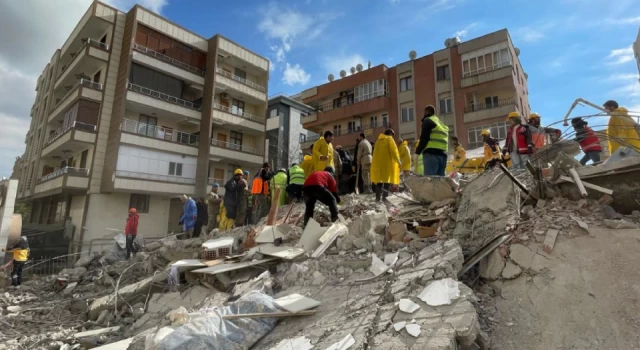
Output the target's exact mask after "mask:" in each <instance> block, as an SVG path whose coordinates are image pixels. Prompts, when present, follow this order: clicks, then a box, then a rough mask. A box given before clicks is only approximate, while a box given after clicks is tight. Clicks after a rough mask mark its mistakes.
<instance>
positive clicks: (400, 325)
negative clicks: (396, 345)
mask: <svg viewBox="0 0 640 350" xmlns="http://www.w3.org/2000/svg"><path fill="white" fill-rule="evenodd" d="M406 324H407V321H402V322H398V323H394V324H393V329H395V330H396V332H399V331H400V330H402V328H404V326H405V325H406Z"/></svg>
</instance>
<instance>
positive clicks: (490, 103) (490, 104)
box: [484, 96, 498, 109]
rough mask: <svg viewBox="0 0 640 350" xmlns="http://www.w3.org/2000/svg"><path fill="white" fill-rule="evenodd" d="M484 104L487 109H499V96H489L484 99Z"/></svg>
mask: <svg viewBox="0 0 640 350" xmlns="http://www.w3.org/2000/svg"><path fill="white" fill-rule="evenodd" d="M484 104H485V105H487V109H489V108H497V107H498V96H489V97H485V98H484Z"/></svg>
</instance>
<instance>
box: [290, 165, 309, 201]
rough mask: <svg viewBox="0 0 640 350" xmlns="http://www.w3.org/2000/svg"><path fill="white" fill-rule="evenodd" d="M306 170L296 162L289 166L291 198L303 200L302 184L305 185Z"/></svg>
mask: <svg viewBox="0 0 640 350" xmlns="http://www.w3.org/2000/svg"><path fill="white" fill-rule="evenodd" d="M304 180H305V176H304V170H302V168H301V167H300V166H299V165H298V164H296V163H293V165H291V168H289V176H288V177H287V181H288V183H289V184H288V185H287V194H288V195H289V199H292V200H295V201H296V202H300V201H302V186H303V185H304Z"/></svg>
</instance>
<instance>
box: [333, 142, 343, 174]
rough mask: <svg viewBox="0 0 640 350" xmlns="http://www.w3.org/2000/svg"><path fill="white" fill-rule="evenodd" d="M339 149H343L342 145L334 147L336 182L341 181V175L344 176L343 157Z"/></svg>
mask: <svg viewBox="0 0 640 350" xmlns="http://www.w3.org/2000/svg"><path fill="white" fill-rule="evenodd" d="M339 150H342V146H340V145H338V146H336V147H335V148H334V149H333V169H334V170H335V174H334V176H335V178H336V182H338V183H340V176H342V157H340V153H339V152H338V151H339Z"/></svg>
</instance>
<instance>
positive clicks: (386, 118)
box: [382, 114, 389, 127]
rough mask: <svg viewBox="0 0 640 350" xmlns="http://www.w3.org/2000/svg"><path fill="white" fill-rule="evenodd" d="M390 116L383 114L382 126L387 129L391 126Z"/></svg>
mask: <svg viewBox="0 0 640 350" xmlns="http://www.w3.org/2000/svg"><path fill="white" fill-rule="evenodd" d="M388 124H389V115H388V114H383V115H382V126H384V127H387V126H389V125H388Z"/></svg>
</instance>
